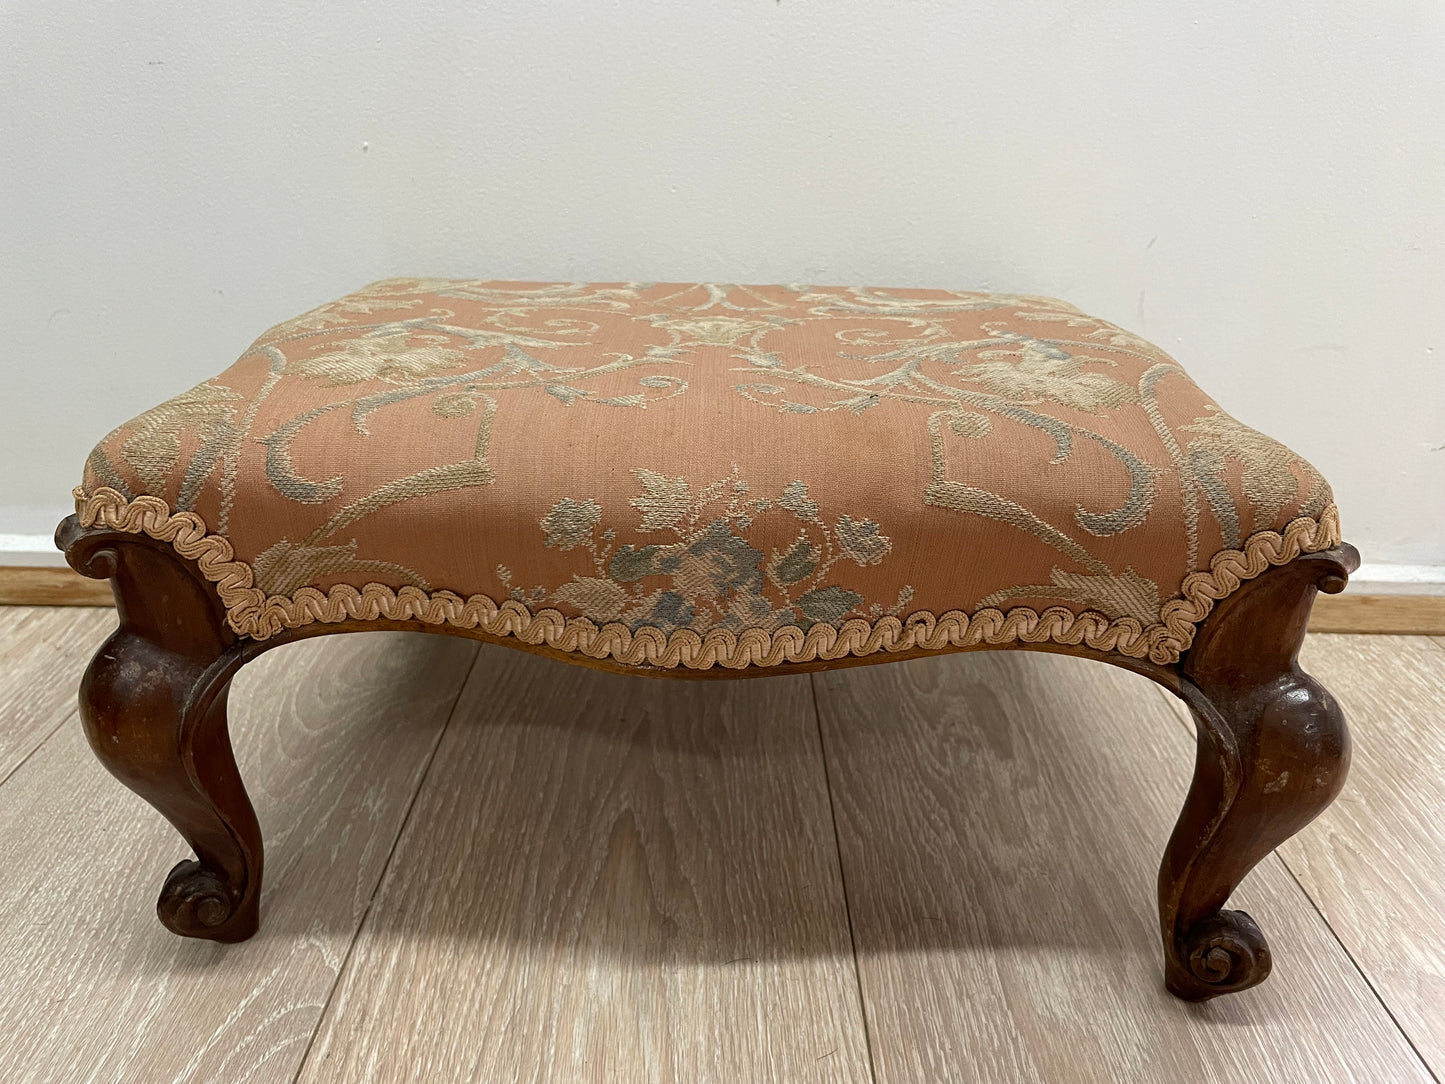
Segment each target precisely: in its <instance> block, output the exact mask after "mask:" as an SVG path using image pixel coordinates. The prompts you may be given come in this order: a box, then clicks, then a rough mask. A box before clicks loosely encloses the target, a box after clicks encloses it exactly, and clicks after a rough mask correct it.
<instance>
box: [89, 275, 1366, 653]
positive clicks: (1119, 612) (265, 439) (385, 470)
mask: <svg viewBox="0 0 1445 1084" xmlns="http://www.w3.org/2000/svg"><path fill="white" fill-rule="evenodd" d="M77 499H78V507H79V508H80V511H81V516H82V519H83V520H85V521H88V522H91V523H94V522H103V523H106V524H110V525H112V526H116V527H120V528H121V529H124V530H133V531H146V532H148V533H151V534H153V535H155V536H156V537H165V538H167V539H168V540H170V541H172V542H173V543H174V544H175V545H176V546H177V548H178V549H180V550H181V551H182V553H183V554H184V555H185V556H188V557H192V558H194V559H197V560H199V561H200V563H201V567H202V569H203V570H204V571H205V572H206V575H207V576H209V577H210V578H212V579H214V580H215V581H216V582H217V584H218V589H219V590H220V591H221V594H222V598H223V600H224V601H225V603H226V606H227V609H228V615H229V619H230V621H231V623H232V624H233V626H234V627H235V628H236V630H237V631H238V632H240V633H242V634H244V635H248V636H252V637H256V638H264V637H268V636H273V635H275V634H277V633H278V632H279V631H280V630H282V629H284V628H288V627H295V626H297V625H301V624H305V623H307V622H310V621H317V620H321V621H340V620H345V619H355V618H362V619H365V618H367V617H416V618H420V619H422V620H428V621H445V622H450V623H455V624H461V625H467V626H470V627H476V628H481V629H483V630H485V631H489V632H492V633H494V634H497V635H515V636H518V637H520V638H522V639H524V640H527V641H529V642H532V643H548V644H551V645H553V646H556V647H561V648H562V649H563V650H570V651H580V652H583V653H585V654H588V655H592V656H594V657H597V658H611V659H614V660H617V661H621V662H624V663H628V664H632V665H638V666H678V665H685V666H711V665H729V666H746V665H773V664H777V663H781V662H792V661H805V660H811V659H816V658H825V659H826V658H837V657H841V656H842V655H844V654H866V653H869V652H871V651H898V650H906V649H913V648H919V647H923V648H928V647H943V646H949V645H954V646H956V645H959V644H964V643H968V642H975V643H977V642H981V641H985V640H986V641H988V642H994V643H1005V642H1010V641H1015V640H1030V639H1032V640H1044V639H1051V640H1056V641H1060V642H1071V643H1087V644H1089V645H1091V646H1094V647H1097V648H1100V649H1103V650H1110V651H1117V652H1122V653H1124V654H1128V655H1133V656H1136V657H1145V656H1147V657H1150V658H1153V659H1154V660H1155V661H1157V662H1170V661H1174V660H1176V659H1177V658H1178V657H1179V654H1180V652H1181V651H1182V650H1184V649H1185V648H1187V646H1188V641H1189V637H1190V636H1191V635H1192V628H1193V624H1194V622H1196V621H1197V620H1199V619H1200V618H1202V616H1203V615H1204V613H1207V610H1208V607H1209V605H1210V604H1211V603H1212V601H1213V599H1214V598H1216V597H1218V596H1219V595H1221V594H1222V593H1225V592H1226V591H1227V590H1228V589H1229V587H1230V582H1231V577H1233V581H1232V582H1233V584H1234V585H1235V586H1237V583H1238V580H1239V578H1241V577H1247V576H1250V575H1256V574H1258V572H1259V571H1261V570H1262V569H1263V568H1264V567H1267V566H1268V564H1270V563H1280V562H1282V561H1285V560H1289V559H1292V558H1293V557H1294V556H1297V555H1298V554H1299V553H1300V552H1304V551H1309V550H1316V549H1323V548H1327V547H1329V546H1332V545H1334V544H1336V543H1337V542H1338V537H1339V535H1338V525H1337V522H1336V517H1335V514H1334V509H1333V505H1332V504H1331V497H1330V490H1329V487H1328V486H1327V485H1326V483H1325V481H1324V480H1323V479H1322V478H1321V477H1320V475H1319V474H1318V473H1317V472H1316V471H1315V470H1314V469H1313V468H1312V467H1311V466H1310V465H1309V464H1308V463H1306V462H1305V461H1304V460H1302V459H1300V458H1299V457H1298V456H1296V455H1295V454H1293V453H1292V452H1290V451H1289V450H1288V449H1286V448H1285V447H1283V446H1282V445H1280V444H1279V443H1277V442H1276V441H1274V440H1271V439H1270V438H1268V437H1266V436H1264V435H1262V434H1260V433H1258V432H1256V431H1255V430H1253V429H1250V428H1248V427H1246V426H1244V425H1242V424H1240V423H1239V422H1237V421H1235V420H1234V419H1233V418H1231V417H1230V416H1229V415H1228V414H1226V413H1224V412H1223V411H1222V410H1221V409H1220V408H1219V407H1218V406H1216V405H1215V404H1214V403H1213V402H1212V401H1211V400H1210V399H1209V397H1208V396H1207V395H1206V394H1205V393H1204V392H1203V391H1201V390H1200V389H1199V388H1198V387H1197V386H1196V385H1195V384H1194V383H1193V382H1192V381H1191V380H1190V379H1189V377H1188V376H1187V375H1185V373H1184V371H1183V369H1181V368H1180V367H1179V365H1178V364H1176V363H1175V362H1174V361H1173V360H1172V359H1170V358H1169V357H1168V356H1167V355H1166V354H1165V353H1164V352H1163V351H1161V350H1160V349H1159V348H1158V347H1155V346H1153V345H1151V344H1149V343H1147V342H1145V341H1144V340H1142V339H1140V338H1138V337H1137V336H1135V335H1133V334H1130V333H1129V332H1127V331H1124V330H1123V329H1121V328H1118V327H1116V326H1114V325H1113V324H1110V323H1107V322H1105V321H1103V320H1100V319H1096V318H1094V317H1091V316H1087V315H1085V314H1083V313H1081V312H1079V311H1078V310H1077V309H1075V308H1073V307H1072V306H1070V305H1068V304H1065V303H1064V302H1061V301H1057V300H1054V299H1051V298H1045V297H1026V296H1014V295H1003V294H979V293H954V292H946V291H942V290H886V289H861V288H841V287H803V286H790V287H782V286H759V287H746V286H719V285H706V284H705V285H687V284H649V285H640V284H632V283H616V284H588V285H566V284H526V283H505V282H469V281H437V280H424V279H397V280H388V281H384V282H378V283H375V284H373V285H371V286H368V287H366V288H364V289H362V290H359V291H357V292H356V293H353V294H350V295H348V296H346V297H343V298H341V299H340V300H338V301H334V302H332V303H330V304H327V305H323V306H322V307H321V308H319V309H316V310H314V311H312V312H309V313H306V314H305V315H303V316H299V317H297V318H295V319H293V320H290V321H288V322H286V323H284V324H281V325H279V326H277V327H275V328H272V329H271V330H270V331H268V332H266V333H265V334H264V335H263V336H261V338H260V339H258V340H257V341H256V342H255V344H253V345H252V346H251V347H250V348H249V349H248V350H247V351H246V352H245V353H244V354H243V355H242V356H241V358H240V359H239V360H238V361H237V362H236V363H235V364H234V365H232V366H231V367H230V368H229V369H227V370H226V371H225V372H223V373H221V374H220V375H219V376H217V377H215V378H214V379H211V380H208V381H206V382H205V383H203V384H200V385H198V386H197V387H195V388H192V389H191V390H190V391H187V392H184V393H183V394H181V395H179V396H177V397H176V398H174V399H172V400H170V401H169V402H166V403H163V404H161V405H160V406H158V407H156V408H154V409H153V410H149V411H147V412H146V413H144V414H142V415H141V416H140V417H138V418H136V419H134V420H133V421H130V422H128V423H126V424H124V425H122V426H120V427H119V428H118V429H116V430H115V431H114V432H113V433H111V434H110V435H109V436H108V437H106V438H105V439H104V440H103V441H102V442H101V443H100V444H99V445H98V446H97V447H96V449H95V451H94V452H93V453H92V455H91V456H90V459H89V461H88V463H87V465H86V470H85V477H84V484H83V486H82V487H81V488H80V489H79V490H77ZM1231 562H1232V563H1231ZM1221 569H1222V570H1223V571H1221ZM1191 576H1192V577H1193V578H1192V579H1191V578H1190V577H1191ZM1171 607H1172V608H1171Z"/></svg>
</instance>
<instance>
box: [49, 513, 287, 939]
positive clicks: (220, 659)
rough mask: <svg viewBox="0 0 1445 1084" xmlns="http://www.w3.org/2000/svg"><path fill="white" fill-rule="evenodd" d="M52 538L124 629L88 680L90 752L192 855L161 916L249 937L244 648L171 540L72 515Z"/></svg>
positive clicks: (252, 922) (84, 687)
mask: <svg viewBox="0 0 1445 1084" xmlns="http://www.w3.org/2000/svg"><path fill="white" fill-rule="evenodd" d="M57 539H58V540H59V541H60V543H61V544H62V545H63V546H65V547H66V557H67V559H68V560H69V561H70V563H71V564H72V566H74V567H75V568H76V569H77V570H78V571H80V572H83V573H85V574H86V575H89V576H104V577H108V578H110V580H111V582H112V585H113V586H114V588H115V595H116V608H117V615H118V617H119V627H118V628H117V629H116V630H115V632H114V633H112V634H111V636H110V638H109V639H108V640H106V642H105V643H104V644H103V645H102V646H101V648H100V650H99V651H98V652H96V655H95V658H94V659H92V660H91V664H90V667H89V669H88V670H87V671H86V674H85V678H84V679H83V681H82V683H81V690H80V717H81V722H82V723H83V724H84V727H85V733H86V737H87V738H88V739H89V741H90V747H91V749H92V750H94V752H95V754H96V756H97V757H98V758H99V759H100V761H101V763H102V764H104V765H105V767H106V768H107V769H108V770H109V771H110V772H111V774H112V775H114V776H115V777H116V778H117V779H119V780H120V781H121V782H122V783H124V784H125V785H126V786H127V787H129V788H130V789H131V790H132V791H134V792H135V793H136V794H138V795H140V797H142V798H144V799H145V800H146V801H147V802H149V803H150V804H151V805H152V806H154V807H155V809H156V810H157V811H158V812H160V813H161V814H162V815H164V816H165V818H166V819H167V820H169V821H170V822H171V824H173V825H174V826H175V827H176V829H177V830H178V831H179V832H180V833H181V835H182V836H183V837H184V838H185V840H186V842H187V843H189V844H190V846H191V850H192V851H193V852H194V853H195V856H196V857H195V858H194V859H191V860H189V861H185V862H182V863H180V865H178V866H176V867H175V868H174V869H172V870H171V872H170V875H169V876H168V877H167V878H166V882H165V887H164V888H163V889H162V891H161V895H160V900H159V901H158V903H157V905H156V910H157V912H158V914H159V916H160V920H161V922H162V923H163V924H164V925H165V927H166V928H167V929H169V930H171V931H172V932H174V933H178V934H180V935H182V936H184V937H200V938H206V939H208V940H212V941H244V940H245V939H246V938H248V937H250V936H251V935H252V934H253V933H255V932H256V927H257V924H258V919H259V914H258V907H257V902H258V899H259V897H260V890H261V877H262V865H263V858H262V846H261V829H260V826H259V825H258V824H257V823H256V814H255V811H254V810H253V809H252V808H251V802H250V800H249V799H248V798H247V796H246V788H245V784H244V783H243V782H242V780H241V776H240V773H239V772H238V771H237V769H236V760H235V757H234V756H233V754H232V752H231V742H230V736H229V734H228V733H227V729H226V693H227V689H228V688H229V686H230V682H231V678H232V677H233V676H234V675H235V673H236V671H237V670H238V669H239V668H240V666H241V665H242V664H243V663H244V662H245V660H246V658H247V656H246V654H245V652H244V649H243V645H241V644H240V643H239V642H238V641H237V638H236V636H235V634H234V633H233V632H232V631H231V630H230V628H229V627H228V626H227V625H226V624H225V617H224V607H222V606H221V605H220V602H219V599H218V598H217V596H216V593H215V591H214V589H213V588H212V586H211V585H210V583H209V582H208V581H207V580H206V579H205V577H204V576H203V575H202V574H201V573H200V571H199V570H198V569H197V568H196V567H195V566H194V565H193V564H192V563H190V562H187V561H185V560H183V559H181V558H180V557H179V556H178V555H177V554H176V553H175V551H174V550H172V549H171V548H170V547H169V546H166V545H164V544H163V543H160V542H157V541H156V540H154V539H148V538H144V537H139V536H134V535H126V534H123V533H120V532H114V531H109V530H104V529H98V528H96V529H86V528H82V527H81V526H80V525H79V523H78V521H77V520H76V519H75V518H74V517H71V518H70V519H68V520H66V521H65V523H63V524H62V525H61V527H60V530H59V532H58V533H57Z"/></svg>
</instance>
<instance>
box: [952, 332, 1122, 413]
mask: <svg viewBox="0 0 1445 1084" xmlns="http://www.w3.org/2000/svg"><path fill="white" fill-rule="evenodd" d="M996 353H999V351H985V352H984V354H981V355H980V357H986V356H989V355H992V354H996ZM1090 360H1094V359H1090V358H1082V357H1073V358H1051V357H1046V356H1043V355H1042V354H1040V353H1039V352H1038V351H1037V349H1036V348H1034V347H1033V344H1030V345H1029V346H1027V347H1025V348H1024V351H1023V357H1022V358H1021V359H1020V360H1019V361H1016V362H1013V361H979V362H975V363H974V364H972V365H969V366H967V367H966V368H963V369H960V370H959V371H958V372H957V373H956V374H955V375H956V376H958V377H959V378H960V379H962V380H963V381H964V382H965V383H967V384H982V385H983V386H984V387H985V388H987V389H988V390H989V391H991V392H993V393H994V394H995V395H998V396H1001V397H1002V398H1004V399H1010V400H1012V401H1013V402H1015V403H1042V402H1049V403H1059V404H1061V405H1062V406H1067V407H1073V408H1074V409H1075V410H1082V411H1085V412H1087V413H1089V414H1102V413H1103V412H1104V411H1106V410H1113V409H1116V408H1118V407H1121V406H1125V405H1127V404H1129V403H1137V402H1138V401H1139V391H1138V389H1137V388H1135V387H1134V386H1133V385H1132V384H1126V383H1124V382H1123V381H1122V380H1115V379H1114V378H1113V377H1112V376H1108V375H1107V374H1105V373H1091V372H1085V371H1084V362H1086V361H1090Z"/></svg>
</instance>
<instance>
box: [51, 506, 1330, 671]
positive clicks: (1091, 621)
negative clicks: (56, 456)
mask: <svg viewBox="0 0 1445 1084" xmlns="http://www.w3.org/2000/svg"><path fill="white" fill-rule="evenodd" d="M74 495H75V507H76V514H77V516H78V517H79V519H80V523H81V525H82V526H84V527H96V526H99V527H103V528H108V529H110V530H115V531H123V532H126V533H128V534H144V535H148V536H149V537H151V538H154V539H157V540H159V541H162V542H167V543H169V544H170V545H171V546H173V547H174V548H175V551H176V552H177V553H178V554H180V556H182V557H184V558H187V559H188V560H192V561H195V562H196V565H197V567H198V568H200V570H201V574H202V575H203V576H205V577H206V579H207V580H209V581H211V582H212V583H214V584H215V585H216V588H217V591H218V593H219V594H220V597H221V601H222V602H223V603H224V604H225V607H226V620H227V622H228V623H229V624H230V626H231V628H233V629H234V630H235V631H236V632H237V633H238V634H239V635H241V636H248V637H250V638H251V639H253V640H265V639H268V638H270V637H272V636H275V635H277V634H278V633H280V632H282V631H283V630H285V629H294V628H299V627H301V626H303V625H309V624H311V623H312V622H337V621H348V620H352V621H375V620H378V619H383V618H384V619H387V620H392V621H424V622H426V623H427V624H431V625H452V626H455V627H456V628H462V629H478V630H480V631H482V632H484V633H487V634H488V635H491V636H512V637H515V638H516V639H517V640H519V641H521V642H522V643H524V644H534V645H541V644H545V645H546V646H548V647H552V648H556V649H557V650H559V651H565V652H575V653H577V654H580V655H586V656H587V657H589V658H593V659H612V660H613V661H615V662H618V663H621V664H622V665H624V666H637V667H659V668H663V669H672V668H674V667H678V666H686V667H688V668H690V669H694V670H706V669H708V668H710V667H713V666H723V667H728V668H731V669H735V670H741V669H743V668H745V667H748V666H779V665H781V664H783V663H798V662H814V661H817V660H819V659H822V660H830V659H841V658H845V657H846V656H849V655H857V656H861V655H872V654H875V653H877V652H880V651H883V652H889V653H894V654H896V653H899V652H904V651H915V650H923V651H941V650H944V649H946V648H959V647H974V646H976V645H979V644H1010V643H1026V644H1038V643H1056V644H1068V645H1072V646H1078V645H1080V644H1083V645H1086V646H1088V647H1090V648H1093V649H1094V650H1096V651H1103V652H1109V651H1112V652H1117V653H1118V654H1120V655H1126V656H1128V657H1130V658H1134V659H1142V658H1146V657H1147V658H1148V659H1150V660H1151V661H1153V662H1156V663H1159V664H1160V665H1168V664H1170V663H1175V662H1178V661H1179V657H1180V655H1182V654H1183V653H1184V652H1185V651H1186V650H1188V648H1189V645H1190V644H1191V643H1193V641H1194V631H1195V628H1196V626H1197V625H1198V623H1199V622H1200V621H1203V620H1204V618H1205V617H1207V616H1208V614H1209V612H1210V610H1212V609H1213V608H1214V604H1215V603H1216V602H1217V601H1219V600H1220V599H1222V598H1224V597H1225V596H1226V595H1228V594H1230V593H1231V592H1233V591H1236V590H1238V588H1239V586H1240V584H1242V583H1243V582H1244V581H1245V580H1249V579H1253V578H1254V577H1255V576H1258V575H1259V574H1260V573H1262V572H1263V571H1265V569H1267V568H1269V567H1271V566H1272V565H1282V564H1286V563H1287V562H1289V561H1292V560H1294V559H1295V558H1296V557H1298V556H1300V555H1301V554H1303V553H1314V552H1317V551H1319V550H1326V549H1331V548H1333V547H1335V546H1338V545H1339V544H1340V521H1339V512H1338V511H1337V510H1336V508H1335V506H1334V505H1333V504H1331V505H1330V506H1329V507H1328V508H1326V509H1325V510H1324V512H1322V513H1321V514H1320V517H1319V519H1317V520H1316V519H1311V518H1310V517H1308V516H1303V517H1301V518H1299V519H1296V520H1294V521H1292V522H1291V523H1290V524H1289V525H1288V526H1287V527H1285V530H1284V533H1283V534H1280V533H1278V532H1276V531H1260V532H1259V533H1257V534H1254V535H1251V536H1250V537H1249V539H1248V540H1247V541H1246V542H1245V544H1244V548H1243V549H1237V550H1221V551H1219V552H1218V553H1216V554H1215V555H1214V557H1213V558H1211V559H1210V562H1209V568H1208V570H1207V571H1201V572H1192V573H1190V574H1189V575H1188V576H1186V577H1185V578H1184V583H1183V585H1182V586H1181V588H1180V595H1179V597H1177V598H1174V599H1171V600H1170V601H1168V602H1166V603H1165V604H1164V606H1163V608H1162V611H1161V613H1160V619H1159V621H1158V622H1156V623H1154V624H1152V625H1148V626H1145V625H1141V624H1140V622H1139V621H1137V620H1136V619H1134V618H1132V617H1119V618H1114V619H1112V620H1111V619H1109V618H1108V617H1106V616H1104V615H1103V614H1101V613H1097V612H1095V611H1093V610H1086V611H1084V612H1083V613H1078V614H1076V613H1074V612H1073V611H1072V610H1070V609H1068V608H1067V607H1064V606H1051V607H1049V608H1047V609H1045V610H1044V611H1043V612H1042V613H1040V612H1038V611H1036V610H1032V609H1029V608H1027V607H1022V606H1019V607H1014V608H1013V609H1010V610H1009V611H1008V612H1007V613H1004V612H1003V611H1001V610H997V609H993V608H989V609H984V610H980V611H979V612H978V613H975V614H972V615H970V614H966V613H964V612H963V611H962V610H949V611H947V612H946V613H944V614H942V615H936V614H933V613H930V612H928V611H927V610H920V611H919V612H917V613H915V614H913V615H912V616H910V617H908V618H907V619H906V620H899V619H898V618H896V617H882V618H879V619H878V620H877V621H875V622H873V623H871V624H870V623H869V622H867V621H864V620H862V619H861V618H853V619H851V620H848V621H844V622H843V623H842V624H841V625H839V626H837V627H834V626H832V625H827V624H823V623H818V624H815V625H813V626H812V627H811V628H809V629H807V630H806V631H805V630H803V629H802V628H800V627H798V626H796V625H788V626H784V627H783V628H780V629H778V630H776V631H774V632H766V631H764V630H762V629H745V630H744V631H743V632H741V633H733V632H729V631H727V630H725V629H713V630H712V631H710V632H707V633H705V634H699V633H697V632H694V631H692V630H691V629H678V630H677V631H675V632H672V633H665V632H663V631H662V630H661V629H655V628H641V629H638V630H637V631H636V632H633V631H632V630H631V629H629V628H628V627H627V626H625V625H620V624H615V623H614V624H607V625H601V626H599V625H597V624H596V623H595V622H593V621H589V620H588V619H587V618H585V617H570V618H569V617H565V616H563V615H562V614H561V613H559V612H558V611H557V610H552V609H544V610H538V611H537V612H536V613H533V612H532V611H531V610H529V609H528V608H527V607H526V606H524V605H523V604H522V603H520V602H517V601H516V600H514V599H508V600H507V601H505V602H503V603H501V604H500V605H499V604H498V603H496V602H494V601H493V600H492V599H490V598H488V597H487V596H486V595H472V596H471V597H470V598H462V597H461V596H460V595H457V594H455V593H453V592H451V591H434V592H426V591H422V590H420V589H419V588H416V587H402V588H400V589H395V588H391V587H387V586H386V585H385V584H380V583H369V584H367V585H366V586H365V587H362V588H359V589H358V588H356V587H353V586H351V585H350V584H340V585H338V586H336V587H333V588H331V590H330V591H328V592H324V593H323V592H322V591H320V590H318V589H317V588H315V587H303V588H301V589H300V590H298V591H297V592H295V594H293V595H291V596H290V597H289V598H288V597H287V596H285V595H270V596H268V595H267V594H266V593H265V592H264V591H262V590H261V589H260V588H258V587H256V586H255V576H254V574H253V573H252V571H251V566H250V565H248V564H246V563H245V562H243V561H237V560H236V559H235V551H234V550H233V549H232V547H231V543H230V542H228V541H227V540H226V539H225V538H223V537H221V536H220V535H216V534H211V533H210V532H209V531H208V530H207V528H206V524H205V521H203V520H202V519H201V517H200V516H198V515H196V514H195V513H194V512H174V513H173V512H171V510H170V507H169V506H168V505H167V504H166V502H165V501H163V500H161V499H160V498H159V497H150V496H142V497H135V498H133V499H130V500H127V499H126V497H125V496H123V495H122V494H120V493H118V492H116V491H115V490H114V489H110V488H106V487H101V488H98V489H97V490H96V491H95V492H94V493H92V494H89V495H87V494H86V493H85V491H84V490H83V489H76V490H75V494H74Z"/></svg>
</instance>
